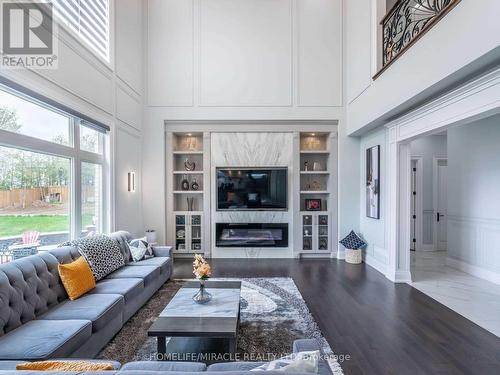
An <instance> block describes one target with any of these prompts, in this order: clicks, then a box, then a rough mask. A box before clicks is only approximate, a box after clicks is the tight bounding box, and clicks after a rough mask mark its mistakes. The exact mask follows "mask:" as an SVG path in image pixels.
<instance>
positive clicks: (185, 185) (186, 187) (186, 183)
mask: <svg viewBox="0 0 500 375" xmlns="http://www.w3.org/2000/svg"><path fill="white" fill-rule="evenodd" d="M181 189H182V190H189V181H188V179H187V177H186V176H184V179H183V180H182V181H181Z"/></svg>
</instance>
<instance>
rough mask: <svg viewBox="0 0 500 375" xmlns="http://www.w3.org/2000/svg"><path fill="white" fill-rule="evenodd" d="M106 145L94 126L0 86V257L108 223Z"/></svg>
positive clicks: (18, 254) (32, 250)
mask: <svg viewBox="0 0 500 375" xmlns="http://www.w3.org/2000/svg"><path fill="white" fill-rule="evenodd" d="M106 145H107V135H106V132H105V130H101V131H100V130H99V127H98V126H93V124H91V123H89V122H88V121H83V120H81V119H80V118H78V117H76V116H74V115H70V114H67V113H64V112H62V111H60V110H58V109H55V108H52V107H50V106H48V105H45V104H44V103H42V102H40V101H37V100H34V99H31V98H29V97H27V96H25V95H22V94H20V93H17V92H15V91H13V90H10V89H8V88H7V87H3V86H1V85H0V262H1V263H6V262H9V261H11V260H14V259H18V258H21V257H24V256H27V255H31V254H34V253H37V252H41V251H45V250H47V249H49V248H51V247H53V246H56V245H57V244H60V243H62V242H65V241H68V240H70V239H75V238H79V237H84V236H90V235H94V234H96V233H101V232H103V231H105V230H106V229H107V227H108V221H109V215H107V214H106V207H107V206H106V203H107V200H106V199H105V198H106V197H105V192H106V191H107V189H106V186H107V181H108V180H109V179H108V177H107V173H106V171H107V170H108V168H107V163H106V157H105V155H106ZM76 184H78V186H77V185H76ZM77 187H78V188H77ZM108 211H109V210H108Z"/></svg>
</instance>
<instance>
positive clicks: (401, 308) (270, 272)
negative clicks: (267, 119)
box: [173, 259, 500, 375]
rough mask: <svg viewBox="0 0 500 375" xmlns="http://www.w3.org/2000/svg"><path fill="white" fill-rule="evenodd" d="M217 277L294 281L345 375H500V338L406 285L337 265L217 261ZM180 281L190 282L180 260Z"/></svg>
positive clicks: (371, 271)
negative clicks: (344, 357)
mask: <svg viewBox="0 0 500 375" xmlns="http://www.w3.org/2000/svg"><path fill="white" fill-rule="evenodd" d="M211 263H212V266H213V270H214V273H213V276H214V277H280V276H282V277H292V278H293V280H294V281H295V284H296V285H297V287H298V288H299V290H300V292H301V293H302V296H303V297H304V299H305V301H306V303H307V305H308V307H309V310H310V311H311V313H312V314H313V316H314V318H315V319H316V321H317V323H318V324H319V326H320V328H321V330H322V332H323V334H324V336H325V338H326V339H327V340H328V342H329V343H330V345H331V347H332V349H333V351H334V352H335V353H336V354H338V355H340V354H345V355H350V357H351V359H350V360H349V361H345V362H343V363H342V368H343V370H344V372H345V374H347V375H349V374H384V375H385V374H399V375H401V374H482V375H485V374H497V375H498V374H500V339H499V338H497V337H496V336H495V335H493V334H491V333H489V332H488V331H486V330H484V329H482V328H481V327H479V326H477V325H476V324H474V323H472V322H471V321H469V320H467V319H465V318H464V317H462V316H461V315H459V314H457V313H455V312H453V311H452V310H450V309H448V308H447V307H445V306H443V305H441V304H440V303H438V302H436V301H435V300H433V299H431V298H430V297H428V296H427V295H425V294H423V293H421V292H420V291H418V290H416V289H414V288H412V287H411V286H409V285H407V284H397V285H395V284H393V283H391V282H390V281H389V280H387V279H386V278H385V277H384V276H383V275H381V274H380V273H378V272H377V271H375V270H374V269H372V268H371V267H369V266H366V265H365V264H362V265H350V264H347V263H345V262H343V261H337V260H317V259H307V260H306V259H304V260H291V259H290V260H278V259H275V260H271V259H260V260H249V259H211ZM173 277H174V278H191V277H192V274H191V260H189V259H176V260H175V263H174V276H173Z"/></svg>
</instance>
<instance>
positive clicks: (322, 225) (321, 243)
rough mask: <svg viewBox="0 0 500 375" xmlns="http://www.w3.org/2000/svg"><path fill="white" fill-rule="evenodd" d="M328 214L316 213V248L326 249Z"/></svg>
mask: <svg viewBox="0 0 500 375" xmlns="http://www.w3.org/2000/svg"><path fill="white" fill-rule="evenodd" d="M328 233H329V231H328V215H318V250H328V248H329V246H328V242H329V235H328Z"/></svg>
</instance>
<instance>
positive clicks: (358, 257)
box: [339, 230, 366, 264]
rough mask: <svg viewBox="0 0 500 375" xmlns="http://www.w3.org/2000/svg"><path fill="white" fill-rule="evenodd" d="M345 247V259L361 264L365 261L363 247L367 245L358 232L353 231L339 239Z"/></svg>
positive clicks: (348, 261)
mask: <svg viewBox="0 0 500 375" xmlns="http://www.w3.org/2000/svg"><path fill="white" fill-rule="evenodd" d="M339 242H340V243H341V244H342V245H344V247H345V249H346V250H345V261H346V262H347V263H351V264H359V263H361V262H362V261H363V257H362V251H361V248H363V247H365V246H366V242H365V241H363V239H361V237H359V236H358V235H357V234H356V232H354V231H353V230H351V232H350V233H349V234H348V235H347V236H345V237H344V238H343V239H342V240H340V241H339Z"/></svg>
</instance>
